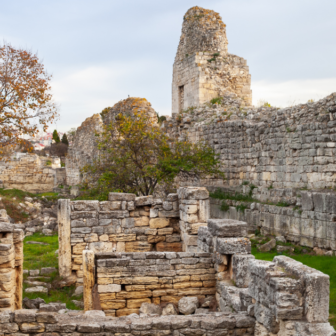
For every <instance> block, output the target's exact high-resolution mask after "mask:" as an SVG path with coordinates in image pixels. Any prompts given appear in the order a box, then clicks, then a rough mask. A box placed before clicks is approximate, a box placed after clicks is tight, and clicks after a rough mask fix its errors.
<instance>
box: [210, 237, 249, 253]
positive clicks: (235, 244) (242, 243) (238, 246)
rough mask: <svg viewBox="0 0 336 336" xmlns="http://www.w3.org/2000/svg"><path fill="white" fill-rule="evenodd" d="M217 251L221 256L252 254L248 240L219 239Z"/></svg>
mask: <svg viewBox="0 0 336 336" xmlns="http://www.w3.org/2000/svg"><path fill="white" fill-rule="evenodd" d="M216 245H217V246H216V251H217V252H219V253H221V254H236V253H251V242H250V240H249V239H247V238H217V244H216Z"/></svg>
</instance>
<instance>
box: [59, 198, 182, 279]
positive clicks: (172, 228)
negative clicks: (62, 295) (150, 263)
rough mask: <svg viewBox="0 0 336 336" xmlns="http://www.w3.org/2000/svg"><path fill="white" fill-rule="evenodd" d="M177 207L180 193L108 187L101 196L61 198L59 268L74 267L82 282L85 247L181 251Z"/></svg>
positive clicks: (99, 249)
mask: <svg viewBox="0 0 336 336" xmlns="http://www.w3.org/2000/svg"><path fill="white" fill-rule="evenodd" d="M178 208H179V205H178V197H177V194H169V195H168V197H167V199H166V200H161V199H157V198H153V197H152V196H142V197H136V196H135V195H134V194H125V193H110V194H109V200H108V201H103V202H99V201H72V202H70V201H69V200H60V201H59V209H58V220H59V237H60V256H59V263H60V273H62V276H70V275H71V272H75V273H76V276H77V283H78V284H79V283H82V282H83V266H82V264H83V258H82V252H83V250H91V251H93V252H94V253H98V252H149V251H182V243H181V236H180V231H179V226H178V217H179V211H178ZM64 265H67V266H64ZM64 267H66V271H64V272H63V271H62V269H64Z"/></svg>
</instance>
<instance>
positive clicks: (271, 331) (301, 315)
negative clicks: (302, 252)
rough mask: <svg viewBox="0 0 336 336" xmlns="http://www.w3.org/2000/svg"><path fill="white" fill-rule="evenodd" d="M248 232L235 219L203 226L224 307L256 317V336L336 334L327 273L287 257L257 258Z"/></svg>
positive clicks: (203, 245) (202, 246)
mask: <svg viewBox="0 0 336 336" xmlns="http://www.w3.org/2000/svg"><path fill="white" fill-rule="evenodd" d="M246 235H247V224H246V223H244V222H239V221H235V220H227V219H209V221H208V226H207V227H201V228H200V229H199V239H198V247H199V250H200V251H206V252H209V251H211V252H212V253H213V259H214V262H215V269H216V271H217V273H216V278H217V294H216V297H217V301H218V303H219V307H220V310H221V311H223V312H232V311H234V312H236V313H242V314H246V313H247V314H248V315H250V316H253V317H255V319H256V326H255V335H256V336H257V335H258V336H259V335H260V336H261V335H262V336H274V335H279V336H292V335H300V336H304V335H307V336H308V335H334V334H335V331H334V329H333V328H332V327H331V326H330V324H329V323H328V318H329V276H328V275H326V274H323V273H322V272H320V271H317V270H315V269H312V268H310V267H308V266H305V265H303V264H302V263H300V262H297V261H295V260H293V259H291V258H288V257H285V256H276V257H274V260H273V262H269V261H263V260H255V258H254V256H253V255H251V254H250V251H251V246H250V244H249V243H250V242H249V240H248V239H246V238H244V236H246Z"/></svg>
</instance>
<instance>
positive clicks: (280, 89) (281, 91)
mask: <svg viewBox="0 0 336 336" xmlns="http://www.w3.org/2000/svg"><path fill="white" fill-rule="evenodd" d="M333 92H336V78H324V79H310V80H291V81H286V82H270V81H256V82H253V81H252V100H253V104H254V105H257V104H258V102H259V101H260V100H264V101H267V102H268V103H270V104H271V105H272V106H279V107H286V106H290V105H296V104H302V103H306V102H307V101H308V100H309V99H314V100H319V99H321V98H324V97H325V96H327V95H329V94H331V93H333Z"/></svg>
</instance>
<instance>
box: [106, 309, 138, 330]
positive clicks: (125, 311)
mask: <svg viewBox="0 0 336 336" xmlns="http://www.w3.org/2000/svg"><path fill="white" fill-rule="evenodd" d="M138 313H139V308H124V309H118V310H117V311H116V315H117V317H120V316H127V315H131V314H138ZM125 327H126V326H125ZM127 327H128V326H127ZM105 330H109V329H108V326H106V324H105ZM112 330H113V329H112ZM125 331H126V330H125ZM127 331H128V330H127Z"/></svg>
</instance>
